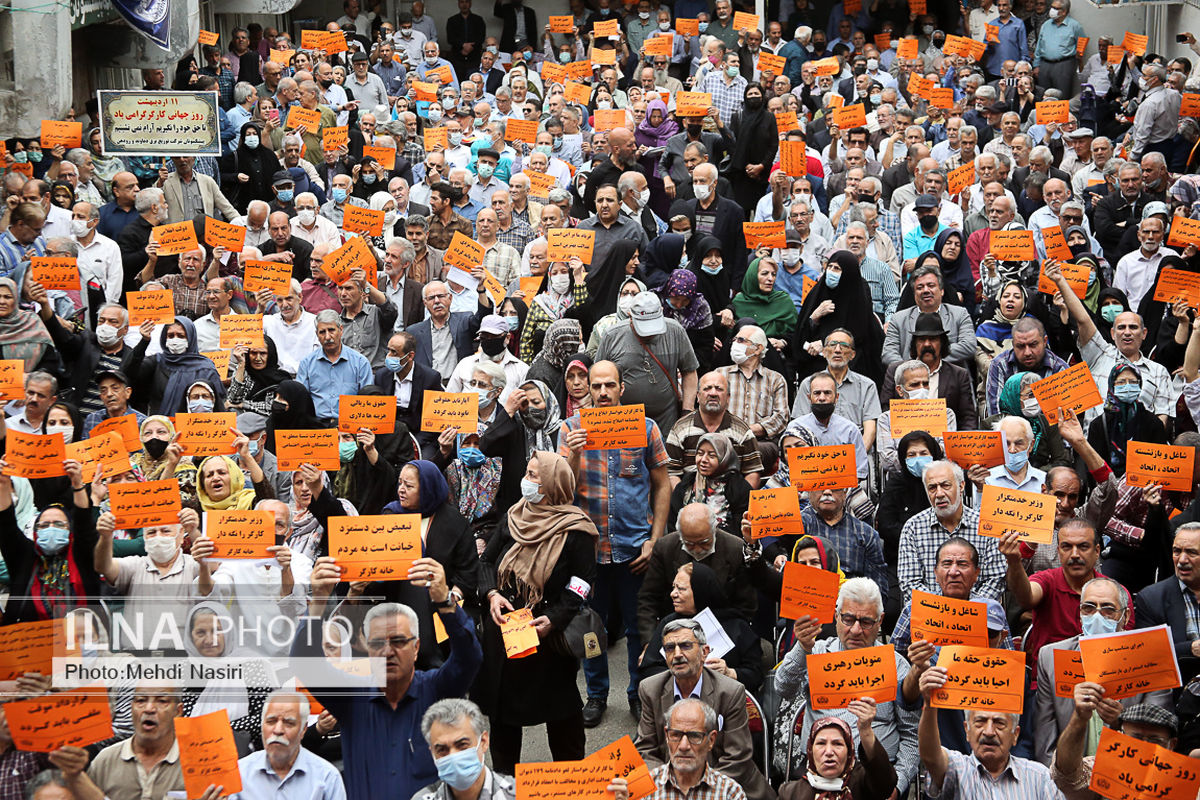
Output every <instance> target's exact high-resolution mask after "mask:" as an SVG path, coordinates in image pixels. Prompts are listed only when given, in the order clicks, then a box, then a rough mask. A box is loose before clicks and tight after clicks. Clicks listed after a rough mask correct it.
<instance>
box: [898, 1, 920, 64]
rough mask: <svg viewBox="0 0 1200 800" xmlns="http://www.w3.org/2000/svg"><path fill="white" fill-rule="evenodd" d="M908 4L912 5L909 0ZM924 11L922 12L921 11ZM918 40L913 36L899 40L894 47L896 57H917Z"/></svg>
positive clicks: (910, 58) (909, 58)
mask: <svg viewBox="0 0 1200 800" xmlns="http://www.w3.org/2000/svg"><path fill="white" fill-rule="evenodd" d="M909 5H910V6H911V5H912V2H911V0H910V2H909ZM921 13H924V12H921ZM918 44H919V43H918V42H917V40H916V39H915V38H913V37H907V38H904V39H901V40H900V44H899V46H898V47H897V48H896V58H903V59H908V60H910V61H911V60H912V59H914V58H916V57H917V46H918Z"/></svg>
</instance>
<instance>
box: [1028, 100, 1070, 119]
mask: <svg viewBox="0 0 1200 800" xmlns="http://www.w3.org/2000/svg"><path fill="white" fill-rule="evenodd" d="M1036 109H1037V122H1038V125H1048V124H1050V123H1051V122H1055V123H1058V124H1059V125H1066V124H1067V121H1068V120H1067V117H1068V115H1069V114H1070V113H1071V110H1070V109H1069V108H1067V101H1066V100H1042V101H1040V102H1038V104H1037V106H1036Z"/></svg>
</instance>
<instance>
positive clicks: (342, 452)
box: [338, 442, 358, 464]
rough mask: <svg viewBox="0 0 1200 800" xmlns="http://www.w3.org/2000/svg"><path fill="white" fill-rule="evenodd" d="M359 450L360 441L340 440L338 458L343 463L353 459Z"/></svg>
mask: <svg viewBox="0 0 1200 800" xmlns="http://www.w3.org/2000/svg"><path fill="white" fill-rule="evenodd" d="M357 451H358V442H338V458H340V459H341V461H342V463H343V464H346V463H348V462H350V461H353V460H354V454H355V453H356V452H357Z"/></svg>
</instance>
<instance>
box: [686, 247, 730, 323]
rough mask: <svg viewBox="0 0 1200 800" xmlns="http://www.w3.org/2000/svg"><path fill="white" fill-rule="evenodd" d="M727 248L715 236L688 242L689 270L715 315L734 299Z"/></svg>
mask: <svg viewBox="0 0 1200 800" xmlns="http://www.w3.org/2000/svg"><path fill="white" fill-rule="evenodd" d="M724 249H725V246H724V245H723V244H721V240H720V239H718V238H717V237H715V236H709V235H707V234H701V235H700V236H699V237H693V238H692V239H690V240H689V241H688V246H687V268H688V269H690V270H691V271H692V272H694V273H696V288H697V289H699V290H700V294H702V295H704V299H705V300H707V301H708V307H709V308H711V309H714V313H716V312H717V311H719V310H720V309H722V308H727V307H728V306H729V301H730V300H732V299H733V278H732V277H730V273H729V269H728V268H727V267H726V266H725V253H724Z"/></svg>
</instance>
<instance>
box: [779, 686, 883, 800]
mask: <svg viewBox="0 0 1200 800" xmlns="http://www.w3.org/2000/svg"><path fill="white" fill-rule="evenodd" d="M846 710H847V711H849V712H850V713H851V714H853V715H854V718H855V721H856V723H857V725H858V735H859V738H860V740H861V744H860V745H859V746H858V747H855V746H854V734H853V732H852V731H851V730H850V725H849V723H847V722H846V721H845V720H843V719H841V718H840V717H821V718H820V719H818V720H817V721H816V722H814V723H813V726H812V730H811V731H810V732H809V734H808V744H807V746H806V747H805V748H804V777H802V778H798V779H796V780H794V781H788V782H787V783H785V784H784V785H783V786H780V787H779V797H780V800H887V798H888V797H890V796H891V794H892V792H893V791H895V789H896V769H895V768H894V767H893V766H892V762H891V760H890V759H889V758H888V753H887V750H886V749H884V746H883V743H882V742H880V741H879V738H878V737H877V736H876V735H875V729H874V728H872V727H871V723H873V722H874V721H875V701H874V700H871V699H869V698H868V699H865V700H853V701H851V703H850V705H849V706H847V707H846Z"/></svg>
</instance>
